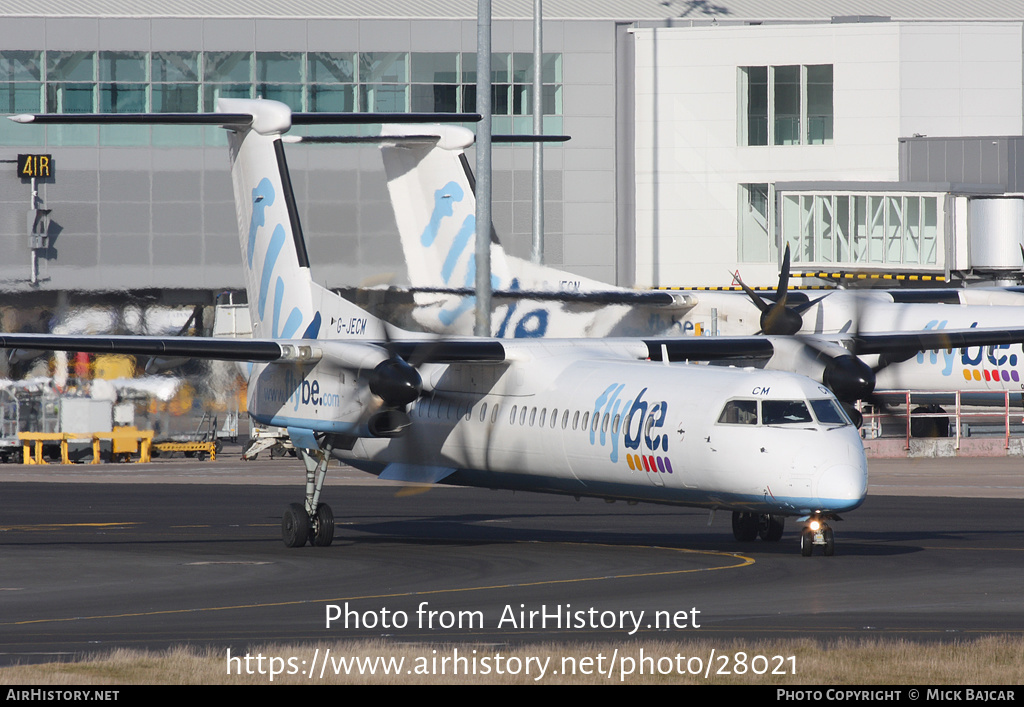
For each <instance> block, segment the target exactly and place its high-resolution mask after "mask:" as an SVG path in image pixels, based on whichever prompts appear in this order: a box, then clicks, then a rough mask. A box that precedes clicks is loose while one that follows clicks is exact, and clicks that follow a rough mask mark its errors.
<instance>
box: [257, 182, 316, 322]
mask: <svg viewBox="0 0 1024 707" xmlns="http://www.w3.org/2000/svg"><path fill="white" fill-rule="evenodd" d="M275 198H276V195H275V193H274V185H273V184H272V183H271V181H270V180H269V179H267V178H266V177H264V178H263V179H261V180H260V182H259V184H258V185H256V188H255V189H253V190H252V216H251V218H250V221H249V242H248V246H249V247H248V253H247V257H248V263H249V269H250V270H253V269H254V268H255V265H254V262H253V261H254V256H255V254H256V242H257V240H258V239H257V235H258V233H259V229H261V228H265V227H266V226H267V223H266V210H267V207H268V206H270V205H272V204H273V203H274V200H275ZM286 240H287V237H286V235H285V229H284V226H283V225H282V224H280V223H279V224H277V225H276V226H274V230H273V232H272V234H271V236H270V240H269V242H268V244H267V251H266V252H265V253H264V254H263V264H262V267H261V269H260V278H259V280H260V286H259V287H260V289H259V293H258V297H257V313H258V315H259V318H260V322H264V321H265V314H266V307H267V298H268V297H269V296H270V289H271V283H273V289H274V303H273V312H272V313H271V336H273V337H274V338H275V339H278V338H284V339H290V338H292V337H293V336H295V334H296V332H298V331H299V328H300V327H301V326H302V320H303V316H302V312H301V311H300V310H299V308H298V307H293V308H292V311H291V312H289V313H288V316H287V317H286V318H285V319H284V322H283V324H282V321H281V308H282V306H283V304H284V290H285V281H284V278H282V277H280V276H278V277H276V278H275V277H274V270H275V268H276V266H277V261H278V256H279V255H280V254H281V250H282V248H283V247H284V244H285V241H286ZM313 324H316V327H315V330H316V332H318V331H319V324H318V323H317V322H316V320H315V319H314V322H312V323H311V325H310V326H309V327H307V329H306V331H307V332H309V331H310V330H311V329H312V328H313ZM314 336H315V333H314Z"/></svg>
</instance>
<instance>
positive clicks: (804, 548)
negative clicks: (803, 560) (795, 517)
mask: <svg viewBox="0 0 1024 707" xmlns="http://www.w3.org/2000/svg"><path fill="white" fill-rule="evenodd" d="M812 550H814V535H813V534H812V533H811V529H810V528H804V529H803V530H801V531H800V554H801V555H803V556H804V557H810V556H811V551H812Z"/></svg>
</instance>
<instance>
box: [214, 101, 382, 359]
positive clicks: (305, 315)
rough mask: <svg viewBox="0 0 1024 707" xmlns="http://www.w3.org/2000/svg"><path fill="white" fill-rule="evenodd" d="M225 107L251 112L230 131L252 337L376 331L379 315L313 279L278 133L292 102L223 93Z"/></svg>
mask: <svg viewBox="0 0 1024 707" xmlns="http://www.w3.org/2000/svg"><path fill="white" fill-rule="evenodd" d="M217 111H218V112H221V113H248V114H251V115H252V116H253V121H252V125H251V126H248V127H246V126H235V127H232V128H231V129H230V130H229V132H228V145H229V148H230V155H231V180H232V183H233V185H234V193H235V212H236V216H237V218H238V236H239V240H240V246H241V249H242V269H243V271H244V273H245V284H246V291H247V292H248V295H249V315H250V317H251V320H252V330H253V337H255V338H272V339H315V338H318V337H320V336H321V335H323V336H325V337H326V338H349V337H350V336H356V337H360V338H361V337H367V338H379V337H380V336H382V332H383V328H382V327H383V325H382V323H381V322H380V321H379V320H377V319H376V318H374V317H372V316H370V315H369V314H368V313H366V312H365V311H363V310H362V309H359V308H358V307H356V306H355V305H354V304H351V303H349V302H347V301H345V300H343V299H341V298H340V297H338V296H337V295H335V294H334V293H332V292H330V291H328V290H325V289H324V288H322V287H320V286H319V285H317V284H316V283H314V282H313V279H312V275H311V273H310V267H309V256H308V254H307V253H306V245H305V241H304V240H303V237H302V226H301V224H300V223H299V216H298V209H297V208H296V206H295V195H294V193H293V192H292V185H291V178H290V177H289V174H288V165H287V162H286V161H285V155H284V144H283V142H282V139H281V136H282V135H283V134H284V133H285V132H287V131H288V129H289V128H290V127H291V110H290V109H289V108H288V106H286V105H284V104H283V103H278V102H277V101H267V100H248V99H226V98H222V99H220V100H219V101H218V102H217Z"/></svg>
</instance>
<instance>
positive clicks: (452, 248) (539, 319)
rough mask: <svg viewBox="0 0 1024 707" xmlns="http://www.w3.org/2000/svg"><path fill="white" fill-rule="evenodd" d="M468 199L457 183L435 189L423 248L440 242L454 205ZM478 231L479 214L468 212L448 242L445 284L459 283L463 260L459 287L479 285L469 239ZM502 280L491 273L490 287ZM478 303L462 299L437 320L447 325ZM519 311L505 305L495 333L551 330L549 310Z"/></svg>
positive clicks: (527, 335) (531, 335)
mask: <svg viewBox="0 0 1024 707" xmlns="http://www.w3.org/2000/svg"><path fill="white" fill-rule="evenodd" d="M464 198H465V192H463V190H462V188H461V187H460V186H459V185H458V184H457V183H455V182H448V183H447V184H445V185H444V186H443V187H442V188H440V189H438V190H437V191H435V192H434V208H433V211H432V212H431V214H430V220H429V221H428V222H427V225H426V227H425V228H424V229H423V233H421V234H420V245H422V246H423V247H424V248H431V247H433V246H434V244H435V242H437V237H438V235H439V234H440V231H441V227H442V225H444V222H445V220H446V219H449V218H452V217H453V216H454V214H455V204H456V203H458V202H461V201H462V200H463V199H464ZM475 234H476V215H475V214H468V215H467V216H466V218H465V219H464V220H463V222H462V224H461V226H459V229H458V231H457V232H456V233H455V236H454V238H452V241H451V243H450V244H449V245H448V252H447V253H445V255H444V259H443V261H442V264H441V272H440V276H441V281H442V282H443V283H444V284H445V285H449V286H456V283H453V279H454V278H455V271H456V269H457V267H458V264H459V263H460V262H465V263H466V277H465V279H464V281H463V282H462V283H458V285H457V286H461V287H467V288H470V287H473V286H474V285H475V284H476V258H475V255H474V253H475V251H474V249H473V248H470V247H469V245H470V242H471V241H472V240H473V236H474V235H475ZM440 247H443V246H440ZM501 287H502V282H501V279H500V278H498V277H497V276H494V275H492V276H491V288H492V289H495V290H498V289H501ZM509 289H513V290H516V289H519V283H518V280H516V279H513V280H512V284H511V286H510V287H509ZM475 306H476V297H475V296H469V297H463V298H460V299H459V301H458V303H457V304H456V305H455V306H454V307H451V308H448V309H442V310H441V311H440V312H438V315H437V317H438V321H440V322H441V323H442V324H443V325H445V326H450V325H451V324H452V323H453V322H455V320H457V319H458V318H459V317H461V316H462V315H463V314H465V313H466V312H467V311H469V310H471V309H472V308H473V307H475ZM517 310H518V303H512V304H509V305H508V306H507V307H506V311H505V316H504V318H503V319H502V321H501V324H499V326H498V331H497V333H496V336H497V337H498V338H504V337H506V336H507V335H508V334H509V333H511V335H512V336H513V337H515V338H519V339H535V338H541V337H543V336H544V335H545V334H546V333H547V330H548V318H549V313H548V312H547V310H545V309H543V308H537V309H532V310H530V311H527V312H524V313H522V314H521V315H520V316H519V317H518V318H517V317H515V315H516V312H517Z"/></svg>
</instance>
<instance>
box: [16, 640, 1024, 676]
mask: <svg viewBox="0 0 1024 707" xmlns="http://www.w3.org/2000/svg"><path fill="white" fill-rule="evenodd" d="M712 650H714V655H715V656H716V657H715V658H714V659H713V660H712V661H711V664H712V669H711V671H710V675H709V676H708V677H705V676H704V675H703V674H701V675H689V674H679V673H678V672H675V671H672V672H670V673H669V674H654V675H651V674H650V673H651V672H652V670H651V669H652V668H653V669H654V672H655V673H658V672H659V671H658V670H657V669H658V668H659V667H660V668H661V669H662V671H661V672H662V673H664V672H665V670H666V669H667V668H668V667H669V666H670V665H671V666H673V667H674V666H676V665H679V664H681V665H682V666H683V670H684V672H685V670H686V666H687V665H689V666H690V668H691V669H693V668H696V667H697V662H696V661H690V662H688V661H687V659H689V658H700V659H701V660H702V661H703V664H704V665H705V666H706V665H707V663H708V658H709V656H711V655H712V653H711V652H712ZM641 652H642V653H641ZM740 652H742V653H745V654H746V656H747V658H746V663H745V665H746V668H747V670H746V673H745V674H740V675H737V674H735V672H736V669H737V666H736V663H735V662H733V661H730V662H729V663H728V666H727V667H729V668H731V669H732V670H733V674H721V675H720V674H717V672H718V671H719V669H721V668H722V667H723V666H726V663H725V661H724V660H723V656H726V657H728V658H733V657H734V655H735V654H737V653H740ZM233 655H235V654H233ZM248 655H249V656H250V661H249V664H248V668H249V671H250V674H246V663H245V662H244V655H243V656H242V657H243V660H239V661H237V662H234V666H235V669H234V671H233V672H234V673H235V674H232V675H229V674H228V672H227V665H228V663H227V653H226V652H225V651H223V650H214V649H193V648H188V647H182V648H175V649H173V650H170V651H167V652H147V651H136V650H115V651H114V652H112V653H110V654H108V655H106V656H103V657H98V658H89V659H87V660H82V661H76V662H60V663H47V664H41V665H24V666H16V667H8V668H0V684H8V685H10V684H21V685H29V684H31V685H33V686H38V685H147V684H165V685H178V684H190V685H191V684H267V683H269V682H271V680H270V676H269V674H268V672H269V670H270V668H271V662H270V659H271V658H275V659H276V662H275V663H274V665H275V666H276V667H277V669H278V671H279V672H280V674H278V675H275V676H274V679H273V682H274V683H275V684H307V685H308V684H531V683H534V682H535V678H536V677H538V672H539V671H538V669H537V666H538V663H537V662H536V661H537V660H539V661H541V662H543V661H545V660H546V659H549V662H547V670H546V674H545V675H544V677H543V678H542V679H541V680H539V681H536V682H541V683H543V684H610V683H627V684H662V683H672V684H757V685H787V684H789V685H899V684H914V685H1020V684H1024V639H1021V638H1018V637H1005V636H992V637H985V638H979V639H976V640H970V641H957V642H945V643H912V642H908V641H901V640H860V641H858V640H846V639H841V640H836V641H830V642H827V643H821V642H818V641H814V640H810V639H807V640H787V641H755V642H744V641H721V642H714V641H710V640H703V641H692V642H636V643H626V644H623V643H618V644H611V643H606V644H599V643H594V644H539V645H529V646H493V645H486V646H485V645H476V646H474V645H468V644H459V645H454V644H395V643H388V642H383V641H362V642H349V643H321V644H313V645H303V646H281V645H278V646H260V647H252V648H250V649H249V653H248ZM260 655H262V656H263V662H262V664H261V663H260V662H259V660H258V658H257V657H258V656H260ZM325 655H329V656H330V658H331V659H333V660H334V661H338V660H339V659H340V658H342V657H344V658H351V657H360V658H369V659H373V658H376V657H385V658H393V659H396V660H397V659H401V660H403V661H404V663H403V664H402V670H401V674H399V675H394V674H392V675H381V674H380V673H381V672H382V671H381V670H380V669H379V665H380V664H379V663H378V670H377V673H378V674H377V675H362V676H360V675H346V674H339V675H336V674H334V670H333V669H332V667H328V668H327V669H326V670H325V671H324V672H325V674H324V676H323V677H322V678H321V677H320V675H319V672H320V667H321V666H322V665H323V661H324V656H325ZM641 655H644V656H646V657H648V658H649V659H653V660H648V661H647V662H646V663H645V666H646V670H645V671H644V672H645V673H646V674H644V675H640V674H638V673H639V670H640V668H639V658H640V656H641ZM755 655H761V656H767V657H768V660H767V661H764V662H762V661H760V660H759V661H757V662H752V661H753V658H752V657H753V656H755ZM455 656H459V657H461V658H464V659H465V661H464V662H461V663H455V662H454V661H453V657H455ZM499 656H500V657H499ZM676 656H684V659H683V660H682V661H681V663H680V662H679V661H677V658H676ZM774 656H783V657H784V659H783V660H781V661H780V660H773V657H774ZM788 656H794V658H793V659H792V660H790V659H789V658H788ZM236 657H237V656H236ZM445 658H447V660H448V662H447V664H443V663H442V660H443V659H445ZM289 659H291V661H292V662H290V663H289V662H288V661H289ZM474 659H475V661H476V666H477V670H476V674H475V675H472V674H470V675H467V674H466V672H467V671H468V670H469V669H471V667H472V665H473V663H472V662H471V661H473V660H474ZM527 659H530V669H529V674H527V672H528V671H527V668H526V661H527ZM586 659H590V660H591V661H592V663H591V664H589V667H588V668H586V670H587V671H588V672H589V673H590V674H589V675H587V674H581V673H582V672H583V671H582V670H580V669H579V668H581V667H583V666H586V665H587V664H586V663H584V662H582V661H584V660H586ZM613 659H614V660H613ZM303 661H305V662H304V663H303ZM574 661H575V664H576V665H577V667H578V670H577V674H575V675H571V674H563V672H564V670H563V665H565V666H568V665H569V664H571V663H573V662H574ZM630 661H633V662H632V663H631V662H630ZM794 664H795V666H796V673H795V674H792V666H793V665H794ZM310 665H315V666H316V668H315V669H314V672H315V673H316V674H315V675H314V676H313V677H309V676H308V674H306V673H308V672H309V670H310V667H309V666H310ZM329 665H332V664H329ZM456 665H458V666H459V667H460V670H459V674H458V675H453V674H452V672H453V666H456ZM485 665H486V666H487V667H485ZM631 666H632V671H630V667H631ZM777 666H779V667H781V668H782V669H783V670H784V671H785V674H781V675H777V674H772V668H775V667H777ZM261 667H262V673H261V672H260V668H261ZM609 667H610V668H611V675H608V672H609ZM751 667H754V668H757V669H758V670H759V671H762V672H763V670H764V667H767V669H768V670H767V672H764V674H760V675H758V674H754V672H753V671H752V670H751V669H750V668H751ZM442 668H444V670H443V674H442ZM598 669H603V670H604V674H597V670H598ZM300 670H301V671H303V672H302V673H300V672H299V671H300ZM485 670H486V671H487V673H488V674H482V673H483V672H484V671H485ZM553 671H557V674H553ZM512 672H518V673H519V674H517V675H516V674H510V673H512ZM622 672H626V673H627V674H625V675H622V674H621V673H622ZM238 673H242V674H238ZM288 673H291V674H288Z"/></svg>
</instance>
